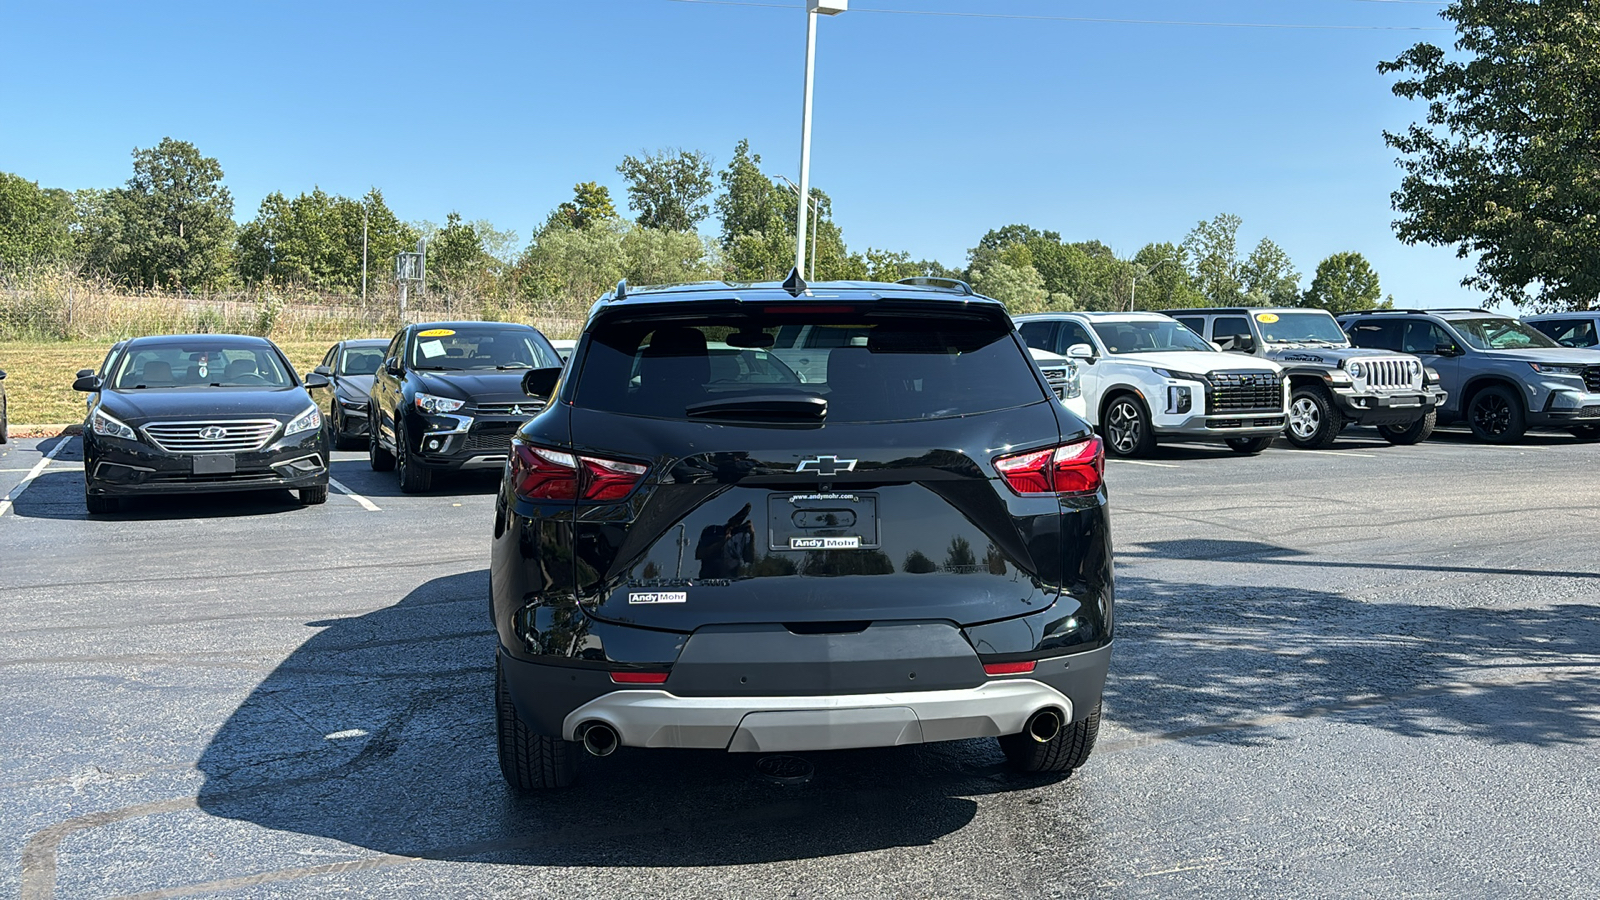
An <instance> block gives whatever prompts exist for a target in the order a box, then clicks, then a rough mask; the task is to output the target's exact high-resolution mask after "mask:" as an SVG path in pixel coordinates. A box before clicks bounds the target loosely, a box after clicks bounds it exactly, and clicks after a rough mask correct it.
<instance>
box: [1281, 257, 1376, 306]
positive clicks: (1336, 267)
mask: <svg viewBox="0 0 1600 900" xmlns="http://www.w3.org/2000/svg"><path fill="white" fill-rule="evenodd" d="M1382 295H1383V290H1382V288H1380V287H1379V285H1378V273H1377V272H1375V271H1373V269H1372V266H1371V265H1370V264H1369V263H1368V262H1367V259H1366V257H1364V256H1362V255H1361V254H1359V253H1335V254H1333V255H1332V256H1330V257H1328V258H1327V259H1325V260H1323V261H1322V262H1320V263H1318V264H1317V274H1316V276H1315V277H1314V278H1312V279H1311V288H1310V289H1309V290H1307V291H1306V293H1305V296H1304V297H1303V298H1302V299H1301V302H1300V304H1299V305H1300V306H1314V307H1318V308H1321V309H1325V310H1327V311H1328V312H1331V313H1333V314H1334V315H1336V316H1337V315H1340V314H1341V313H1347V312H1359V311H1361V310H1364V309H1375V308H1379V303H1378V298H1379V297H1381V296H1382ZM1392 305H1393V303H1392V301H1386V302H1385V303H1383V304H1382V308H1385V309H1386V308H1389V307H1390V306H1392Z"/></svg>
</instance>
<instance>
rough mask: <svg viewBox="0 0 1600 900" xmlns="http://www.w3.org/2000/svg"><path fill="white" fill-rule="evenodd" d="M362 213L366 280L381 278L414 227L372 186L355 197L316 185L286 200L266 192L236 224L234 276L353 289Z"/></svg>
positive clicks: (408, 244)
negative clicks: (250, 215)
mask: <svg viewBox="0 0 1600 900" xmlns="http://www.w3.org/2000/svg"><path fill="white" fill-rule="evenodd" d="M363 218H365V225H366V234H367V260H368V277H369V280H387V279H388V278H389V273H390V272H391V270H392V268H393V265H394V259H395V256H396V255H397V254H398V253H400V252H401V251H402V250H410V249H411V248H412V247H414V246H415V245H416V241H417V232H416V229H414V228H412V227H411V226H409V225H406V224H404V223H402V222H401V221H400V220H399V219H398V218H397V217H396V216H395V214H394V213H393V212H392V211H391V210H390V209H389V207H388V205H387V204H386V203H385V202H384V200H383V192H381V191H379V190H378V189H377V188H373V189H371V190H369V191H368V192H367V194H366V196H365V197H362V198H361V199H359V200H356V199H353V198H350V197H341V196H336V195H330V194H327V193H325V192H324V191H323V190H322V189H321V188H314V189H313V190H312V191H311V193H309V194H301V195H300V196H298V197H295V198H294V199H292V200H291V199H289V198H287V197H285V196H284V195H283V194H282V193H279V192H276V191H274V192H273V193H271V194H268V195H267V196H266V197H265V198H264V199H263V200H262V201H261V206H260V207H259V208H258V209H257V211H256V217H255V218H254V219H252V220H251V221H249V222H247V223H245V224H244V225H241V226H240V227H239V232H238V259H239V275H240V278H241V279H242V280H243V281H244V282H245V283H246V284H256V283H259V282H270V283H274V284H280V285H284V284H304V285H308V286H311V287H316V288H321V289H324V290H338V291H349V292H355V291H358V290H359V289H360V286H361V236H362V225H363Z"/></svg>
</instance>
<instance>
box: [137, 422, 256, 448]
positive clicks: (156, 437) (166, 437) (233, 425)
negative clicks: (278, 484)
mask: <svg viewBox="0 0 1600 900" xmlns="http://www.w3.org/2000/svg"><path fill="white" fill-rule="evenodd" d="M282 427H283V423H282V422H279V421H278V420H276V419H251V420H248V421H241V420H237V419H233V420H226V421H216V422H159V423H151V424H149V425H146V426H144V433H145V436H146V437H148V438H149V439H150V443H152V444H155V445H156V447H157V448H158V449H160V450H164V451H166V452H168V453H251V452H253V451H256V450H260V449H261V448H262V447H264V446H266V443H267V441H269V440H271V439H272V436H273V435H274V434H276V433H277V432H278V429H280V428H282Z"/></svg>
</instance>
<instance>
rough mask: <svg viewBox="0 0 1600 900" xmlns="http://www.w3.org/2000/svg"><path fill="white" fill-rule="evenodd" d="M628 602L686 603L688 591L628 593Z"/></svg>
mask: <svg viewBox="0 0 1600 900" xmlns="http://www.w3.org/2000/svg"><path fill="white" fill-rule="evenodd" d="M628 602H629V603H688V602H689V592H688V591H652V592H650V593H640V594H629V595H628Z"/></svg>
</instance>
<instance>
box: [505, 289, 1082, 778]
mask: <svg viewBox="0 0 1600 900" xmlns="http://www.w3.org/2000/svg"><path fill="white" fill-rule="evenodd" d="M796 325H800V326H808V325H820V326H825V327H830V328H839V329H845V330H849V331H850V332H851V334H852V335H853V336H854V337H860V338H861V340H859V341H856V340H851V341H848V342H843V343H840V344H839V345H838V346H834V347H829V348H825V349H824V348H819V351H818V355H820V356H821V358H820V359H813V360H812V363H814V364H813V365H811V367H810V369H809V370H808V375H807V377H806V378H805V379H803V380H802V378H801V377H800V376H799V374H798V373H796V371H795V370H794V369H793V367H792V366H789V365H787V364H782V363H780V362H779V361H778V360H777V358H776V357H774V356H772V355H770V354H768V352H767V350H768V348H770V347H772V346H773V344H774V343H775V342H776V341H777V339H778V335H779V334H780V333H782V332H783V331H784V329H786V328H792V327H793V326H796ZM558 377H559V379H560V382H559V384H557V383H556V380H557V378H558ZM525 383H526V386H527V389H528V390H529V391H530V392H531V393H533V394H537V395H541V396H542V395H543V394H545V393H547V392H550V391H552V390H553V398H552V400H551V402H550V404H549V405H548V406H547V407H546V408H545V410H544V411H543V412H542V413H540V414H539V415H538V416H536V417H535V418H534V419H533V420H532V421H530V422H529V423H528V424H527V425H525V426H523V428H522V429H521V430H520V432H519V433H518V434H517V437H516V439H515V441H514V442H513V444H512V451H511V462H510V464H509V466H508V467H507V469H506V474H505V478H504V481H503V483H502V485H501V490H500V494H499V497H498V498H497V501H496V505H495V524H494V540H493V548H492V554H491V556H492V558H491V564H490V583H491V615H492V617H493V620H494V624H495V630H496V633H497V636H498V641H499V651H498V654H497V667H496V675H497V712H498V723H499V726H498V727H499V754H500V763H501V768H502V771H503V773H504V775H505V777H506V780H507V781H508V782H509V783H510V784H511V785H512V786H513V787H515V788H518V789H535V788H547V787H558V786H561V785H564V784H567V783H569V782H571V781H572V779H573V777H574V775H575V768H574V767H575V765H576V761H577V760H576V757H577V755H578V748H580V747H582V748H584V749H586V750H588V751H589V752H590V753H591V754H594V755H597V756H604V755H607V754H609V753H610V752H611V751H612V750H613V749H615V748H616V747H618V746H629V747H648V748H667V747H676V748H698V749H707V750H720V751H728V752H752V753H754V752H761V753H772V752H800V751H813V750H830V749H844V748H854V747H889V746H897V745H902V744H915V743H923V742H932V741H948V740H958V739H967V738H991V737H992V738H998V739H999V742H1000V745H1001V747H1002V748H1003V749H1004V751H1005V752H1006V754H1007V755H1008V756H1009V758H1010V759H1011V760H1012V762H1013V763H1014V764H1015V765H1016V766H1018V767H1020V768H1022V769H1023V770H1026V771H1054V772H1069V771H1071V770H1073V769H1076V768H1077V767H1079V766H1081V765H1082V764H1083V763H1084V761H1085V760H1086V759H1087V758H1088V756H1089V753H1090V750H1091V749H1092V747H1093V745H1094V741H1095V736H1096V733H1097V731H1098V727H1099V710H1100V695H1101V690H1102V687H1103V684H1104V680H1105V675H1106V667H1107V664H1108V662H1109V659H1110V653H1111V636H1112V624H1113V619H1112V597H1113V589H1112V565H1111V543H1110V524H1109V519H1108V511H1107V500H1106V491H1105V486H1104V484H1103V482H1102V474H1103V469H1104V456H1103V451H1102V446H1101V443H1100V440H1099V438H1097V437H1096V436H1095V435H1094V434H1093V433H1092V432H1091V431H1090V429H1089V427H1088V425H1087V424H1086V423H1085V422H1084V421H1083V420H1082V419H1080V418H1078V417H1077V416H1075V415H1074V414H1072V413H1071V412H1070V411H1069V410H1067V409H1066V407H1064V406H1063V405H1062V404H1061V403H1060V402H1058V401H1057V399H1056V397H1055V395H1054V394H1053V392H1052V391H1051V389H1050V386H1049V384H1048V383H1047V382H1046V381H1045V380H1044V378H1043V377H1042V376H1041V375H1040V374H1039V369H1038V368H1037V367H1036V366H1035V365H1034V364H1033V363H1032V361H1031V359H1030V356H1029V353H1028V349H1027V347H1026V346H1025V345H1024V344H1023V343H1022V341H1021V339H1020V338H1019V336H1018V335H1017V333H1016V331H1015V328H1014V326H1013V325H1012V323H1011V320H1010V318H1009V317H1008V316H1007V315H1006V310H1005V308H1004V307H1003V306H1002V305H1001V304H1000V303H998V302H997V301H994V300H991V299H989V298H986V297H981V296H977V295H974V294H972V293H971V291H970V289H967V288H966V287H965V285H961V286H960V288H956V287H953V286H952V287H943V286H932V285H904V284H877V283H870V282H842V283H830V284H819V285H811V286H806V285H805V284H804V283H803V282H800V281H799V280H798V279H797V278H796V277H795V276H791V278H790V281H788V282H785V287H780V286H779V285H776V284H757V285H730V284H723V283H712V284H699V285H687V286H680V287H672V288H652V289H649V290H638V291H628V290H626V288H625V286H619V290H618V291H617V292H616V293H614V294H612V295H608V296H607V297H606V298H603V299H602V300H601V301H600V302H598V303H597V304H596V305H595V306H594V308H593V309H592V310H591V311H590V314H589V319H588V323H587V325H586V327H585V329H584V332H583V336H582V337H581V338H580V340H579V342H578V346H577V348H576V351H575V352H574V354H573V356H572V359H571V361H570V363H569V364H568V366H567V368H566V370H565V372H564V373H563V372H561V371H560V370H556V369H545V370H539V371H535V372H530V373H529V374H528V375H527V378H526V379H525Z"/></svg>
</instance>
